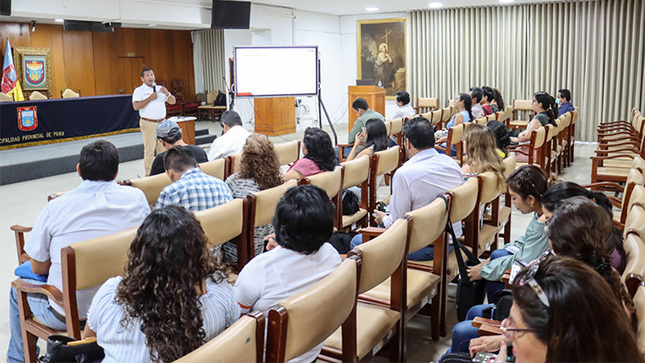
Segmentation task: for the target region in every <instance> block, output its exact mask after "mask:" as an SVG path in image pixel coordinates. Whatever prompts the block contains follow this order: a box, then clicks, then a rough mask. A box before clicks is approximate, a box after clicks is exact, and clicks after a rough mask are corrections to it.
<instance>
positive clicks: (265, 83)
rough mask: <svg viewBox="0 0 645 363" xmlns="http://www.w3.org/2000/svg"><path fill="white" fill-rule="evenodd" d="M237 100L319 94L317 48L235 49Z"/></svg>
mask: <svg viewBox="0 0 645 363" xmlns="http://www.w3.org/2000/svg"><path fill="white" fill-rule="evenodd" d="M234 64H235V66H234V67H235V95H236V97H278V96H311V95H316V94H317V93H318V92H317V84H316V83H317V79H318V47H315V46H306V47H305V46H303V47H235V62H234Z"/></svg>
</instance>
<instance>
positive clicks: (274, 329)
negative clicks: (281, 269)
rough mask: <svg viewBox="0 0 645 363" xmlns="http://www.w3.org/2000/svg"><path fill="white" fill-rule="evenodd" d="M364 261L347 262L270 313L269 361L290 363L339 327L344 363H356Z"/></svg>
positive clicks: (353, 257)
mask: <svg viewBox="0 0 645 363" xmlns="http://www.w3.org/2000/svg"><path fill="white" fill-rule="evenodd" d="M360 264H361V261H360V258H359V257H358V256H352V257H350V258H347V259H345V260H344V261H343V262H342V263H341V264H340V265H339V266H338V267H336V269H335V270H334V271H333V272H332V273H330V274H329V275H327V277H325V278H323V279H322V280H320V281H319V282H317V283H316V284H315V285H313V286H311V287H309V288H308V289H306V290H304V291H302V292H300V293H298V294H297V295H294V296H291V297H289V298H287V299H285V300H282V301H281V302H279V303H278V306H276V307H275V308H273V309H271V311H269V329H268V333H267V348H266V361H267V362H279V363H282V362H287V361H290V360H292V359H294V358H297V357H299V356H301V355H302V354H304V353H307V352H308V351H310V350H311V349H313V348H315V347H316V346H317V345H319V344H320V343H322V342H324V341H325V339H327V338H328V337H329V336H330V335H331V334H332V333H334V332H335V331H336V330H337V329H338V328H341V330H342V331H343V332H344V334H342V344H341V351H342V360H343V362H356V361H357V357H356V337H355V336H354V335H353V334H351V328H352V327H353V326H355V325H356V295H357V292H358V283H359V274H360Z"/></svg>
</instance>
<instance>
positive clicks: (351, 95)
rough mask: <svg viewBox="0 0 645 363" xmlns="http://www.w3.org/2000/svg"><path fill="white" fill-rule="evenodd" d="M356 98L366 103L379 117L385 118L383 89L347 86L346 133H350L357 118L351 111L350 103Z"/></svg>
mask: <svg viewBox="0 0 645 363" xmlns="http://www.w3.org/2000/svg"><path fill="white" fill-rule="evenodd" d="M358 97H362V98H364V99H365V101H367V104H368V105H369V106H370V108H371V109H372V110H374V111H376V112H378V113H380V114H381V115H383V116H385V88H381V87H378V86H349V87H347V100H348V102H349V112H348V113H347V115H348V116H349V123H348V125H349V126H348V128H347V131H348V132H349V131H351V130H352V127H353V126H354V121H356V119H357V118H358V115H357V114H356V112H354V111H353V110H352V102H354V100H355V99H357V98H358Z"/></svg>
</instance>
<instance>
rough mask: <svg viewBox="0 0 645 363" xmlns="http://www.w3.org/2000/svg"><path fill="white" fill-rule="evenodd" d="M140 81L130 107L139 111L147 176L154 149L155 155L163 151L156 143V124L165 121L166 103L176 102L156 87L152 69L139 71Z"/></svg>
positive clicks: (167, 93) (162, 89)
mask: <svg viewBox="0 0 645 363" xmlns="http://www.w3.org/2000/svg"><path fill="white" fill-rule="evenodd" d="M141 81H143V84H142V85H141V86H139V87H137V88H135V89H134V92H133V93H132V107H133V108H134V110H135V111H139V117H140V120H139V127H140V128H141V134H142V135H143V165H144V167H145V170H146V175H149V174H150V167H151V166H152V161H153V160H154V157H155V149H156V151H157V153H161V152H163V151H164V149H163V147H161V145H160V144H159V143H158V142H157V124H158V123H159V122H161V121H163V120H165V119H166V102H168V103H169V104H171V105H174V104H175V102H177V100H175V96H173V95H171V94H170V92H168V90H167V89H166V87H163V86H157V84H156V83H155V73H154V72H153V71H152V69H150V68H144V69H143V70H141Z"/></svg>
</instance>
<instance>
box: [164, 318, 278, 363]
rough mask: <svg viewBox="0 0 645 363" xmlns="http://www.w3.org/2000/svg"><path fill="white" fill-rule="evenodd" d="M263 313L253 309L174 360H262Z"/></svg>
mask: <svg viewBox="0 0 645 363" xmlns="http://www.w3.org/2000/svg"><path fill="white" fill-rule="evenodd" d="M264 324H265V319H264V315H262V313H260V312H258V311H253V312H251V313H249V314H247V315H242V317H241V318H240V319H239V320H238V321H236V322H235V324H233V325H231V326H229V327H228V328H227V329H226V330H224V331H223V332H222V333H221V334H219V335H218V336H216V337H215V338H213V339H212V340H211V341H209V342H207V343H206V344H204V345H202V346H201V347H199V348H197V349H195V350H194V351H192V352H190V353H189V354H187V355H185V356H183V357H182V358H180V359H177V360H176V361H175V362H176V363H201V362H218V363H219V362H221V363H228V362H231V363H248V362H262V361H263V359H264Z"/></svg>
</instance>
